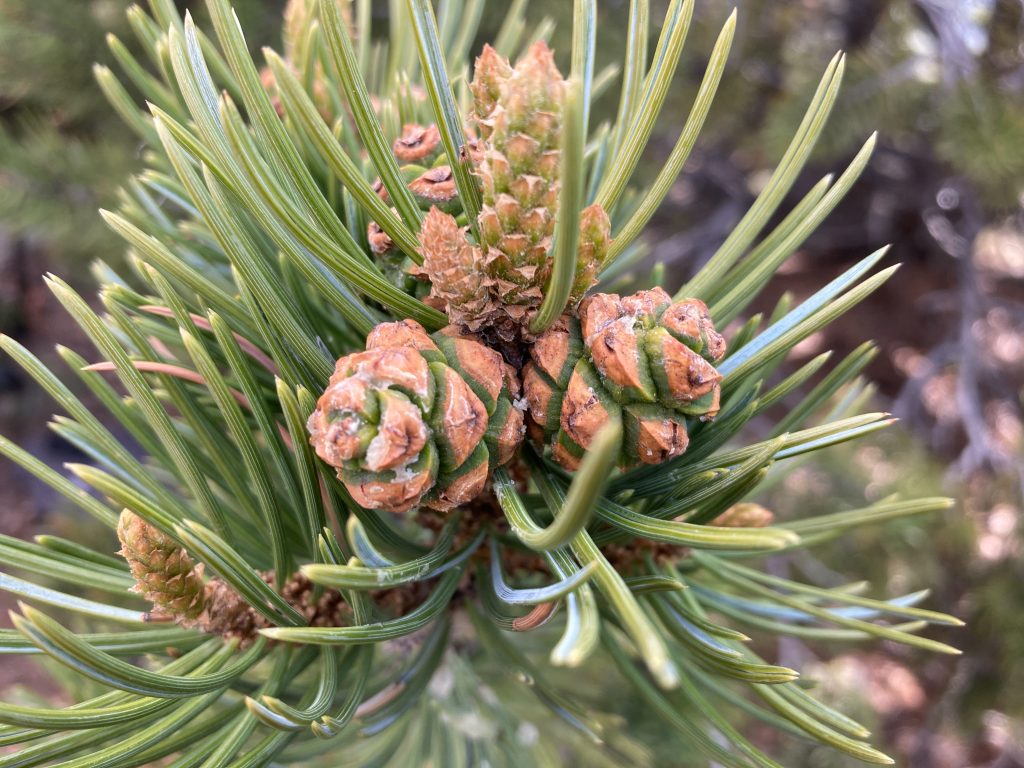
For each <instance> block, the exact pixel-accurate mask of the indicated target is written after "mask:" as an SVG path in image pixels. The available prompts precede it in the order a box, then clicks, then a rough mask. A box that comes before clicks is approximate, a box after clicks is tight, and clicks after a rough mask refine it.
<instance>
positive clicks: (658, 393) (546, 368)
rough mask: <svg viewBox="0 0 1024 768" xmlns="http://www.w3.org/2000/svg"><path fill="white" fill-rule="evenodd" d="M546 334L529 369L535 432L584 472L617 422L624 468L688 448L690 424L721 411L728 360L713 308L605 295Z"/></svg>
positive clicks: (526, 382)
mask: <svg viewBox="0 0 1024 768" xmlns="http://www.w3.org/2000/svg"><path fill="white" fill-rule="evenodd" d="M577 315H578V318H577V317H573V316H570V315H563V316H562V317H561V318H560V319H559V320H558V321H557V322H556V323H555V324H554V325H552V326H551V328H549V329H548V330H547V331H545V332H544V333H543V334H541V335H540V336H539V337H538V338H537V340H536V342H535V343H534V345H533V346H532V347H531V349H530V358H531V359H530V361H529V362H528V363H527V365H526V367H525V368H524V369H523V390H524V393H525V395H526V399H527V402H528V404H529V413H530V417H531V419H532V421H533V422H534V425H535V427H534V431H535V432H536V434H538V435H539V436H540V438H541V439H542V440H543V441H544V442H547V443H550V445H551V448H552V452H553V455H554V457H555V459H556V460H557V461H558V462H559V463H560V464H561V465H562V466H564V467H566V468H567V469H575V468H576V467H577V466H578V465H579V462H580V459H581V458H582V456H583V453H584V452H585V451H586V450H587V449H588V448H589V447H590V445H591V443H592V442H593V440H594V438H595V437H596V436H597V433H598V432H599V431H600V430H601V427H603V426H604V424H605V423H606V422H607V421H608V419H609V418H612V417H618V418H621V419H622V421H623V426H624V428H625V429H624V430H623V442H622V451H621V453H620V457H619V463H620V465H621V466H623V467H631V466H635V465H636V464H640V463H643V464H660V463H661V462H663V461H667V460H668V459H670V458H672V457H674V456H678V455H680V454H682V453H683V452H684V451H685V450H686V446H687V443H688V442H689V437H688V435H687V432H686V418H687V417H691V416H699V417H700V418H701V419H703V420H708V419H711V418H713V417H714V416H715V414H717V413H718V400H719V396H720V387H719V382H720V381H721V378H722V377H721V375H720V374H719V373H718V371H716V370H715V368H714V366H713V365H712V363H713V362H717V361H718V360H720V359H721V358H722V357H723V356H724V355H725V340H724V339H723V338H722V337H721V336H720V335H719V334H718V333H717V332H716V331H715V328H714V325H713V324H712V322H711V318H710V317H709V316H708V311H707V307H706V306H705V305H704V303H703V302H702V301H699V300H698V299H685V300H683V301H678V302H675V303H673V302H672V299H671V298H670V297H669V295H668V294H667V293H665V291H663V290H662V289H661V288H655V289H653V290H650V291H640V292H639V293H637V294H634V295H632V296H627V297H625V298H622V297H620V296H618V295H616V294H605V293H599V294H595V295H594V296H591V297H590V298H588V299H586V300H585V301H584V302H583V303H582V304H581V305H580V307H579V310H578V312H577Z"/></svg>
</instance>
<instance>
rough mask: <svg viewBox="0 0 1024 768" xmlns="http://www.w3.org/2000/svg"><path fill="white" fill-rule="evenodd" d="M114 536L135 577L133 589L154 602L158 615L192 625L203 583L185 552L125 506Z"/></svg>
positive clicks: (202, 600)
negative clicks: (118, 540)
mask: <svg viewBox="0 0 1024 768" xmlns="http://www.w3.org/2000/svg"><path fill="white" fill-rule="evenodd" d="M117 538H118V539H120V541H121V552H120V554H121V556H122V557H124V559H125V560H127V561H128V568H129V569H130V570H131V572H132V576H133V577H134V578H135V586H134V587H133V588H132V591H133V592H138V593H139V594H140V595H142V596H143V597H145V598H146V599H147V600H149V601H150V602H151V603H153V605H154V606H155V607H156V608H157V612H158V613H159V614H160V616H162V617H166V618H169V619H171V618H172V619H175V620H177V621H178V622H179V623H180V624H183V625H184V626H194V624H195V620H196V619H197V618H198V617H199V614H201V613H202V612H203V608H204V607H205V603H206V600H205V591H204V590H205V587H204V585H203V579H202V574H201V571H200V570H199V569H198V568H196V567H195V566H194V565H193V564H192V559H191V558H190V557H189V556H188V552H186V551H185V550H184V549H182V548H181V547H180V546H178V545H177V544H176V543H175V542H174V541H172V540H171V538H170V537H168V536H166V535H164V534H163V533H161V532H160V531H159V530H157V529H156V528H154V527H153V526H152V525H150V524H149V523H147V522H146V521H145V520H143V519H142V518H141V517H139V516H138V515H136V514H134V513H133V512H129V511H128V510H127V509H126V510H124V511H123V512H122V513H121V517H120V518H119V519H118V521H117Z"/></svg>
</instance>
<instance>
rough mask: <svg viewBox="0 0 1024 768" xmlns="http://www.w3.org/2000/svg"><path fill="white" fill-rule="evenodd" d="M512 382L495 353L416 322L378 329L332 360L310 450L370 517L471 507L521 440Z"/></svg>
mask: <svg viewBox="0 0 1024 768" xmlns="http://www.w3.org/2000/svg"><path fill="white" fill-rule="evenodd" d="M518 394H519V392H518V385H517V384H516V383H515V377H514V376H511V375H509V372H508V366H507V365H506V364H505V362H504V361H503V360H502V359H501V356H500V355H498V353H497V352H494V351H493V350H491V349H488V348H487V347H485V346H484V345H483V344H480V343H479V342H477V341H475V340H472V339H469V338H466V337H463V336H461V335H459V333H458V332H457V331H455V330H454V329H451V328H449V329H445V330H442V331H439V332H438V333H435V334H434V335H433V336H429V335H427V332H426V331H425V330H424V329H423V327H422V326H420V325H419V324H418V323H416V322H415V321H413V320H405V321H402V322H397V323H383V324H381V325H379V326H377V327H376V328H375V329H374V330H373V331H372V332H371V333H370V335H369V336H368V337H367V340H366V351H365V352H357V353H354V354H351V355H346V356H345V357H343V358H341V359H340V360H338V362H337V365H336V367H335V372H334V375H333V376H332V377H331V380H330V383H329V385H328V387H327V389H326V391H325V392H324V393H323V395H322V396H321V397H320V400H319V402H318V403H317V409H316V410H315V411H314V412H313V414H312V415H311V416H310V418H309V423H308V428H309V432H310V435H311V437H310V443H311V444H312V445H313V447H314V448H315V449H316V452H317V455H318V456H320V458H321V459H323V460H324V461H326V462H327V463H328V464H330V465H331V466H333V467H335V468H336V469H337V470H338V477H339V478H340V479H341V481H342V482H343V483H344V484H345V486H346V487H347V488H348V490H349V492H350V493H351V494H352V497H353V498H354V499H355V501H356V502H357V503H358V504H360V505H361V506H363V507H366V508H367V509H381V510H385V511H388V512H405V511H407V510H409V509H412V508H413V507H416V506H418V505H419V504H421V503H422V504H425V505H427V506H428V507H432V508H434V509H439V510H442V511H447V510H449V509H453V508H454V507H457V506H459V505H462V504H465V503H467V502H469V501H471V500H472V499H473V498H474V497H475V496H477V495H478V494H479V493H480V492H481V491H482V490H483V489H484V486H485V484H486V482H487V478H488V476H489V475H490V471H491V469H492V468H493V467H496V466H499V465H501V464H505V463H507V462H508V461H509V460H510V459H511V458H512V454H513V453H514V452H515V449H516V447H517V446H518V444H519V442H520V441H521V440H522V435H523V414H522V413H521V412H520V411H519V410H518V409H517V408H516V407H515V406H514V405H513V400H514V398H515V397H517V396H518Z"/></svg>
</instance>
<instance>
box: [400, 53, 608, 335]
mask: <svg viewBox="0 0 1024 768" xmlns="http://www.w3.org/2000/svg"><path fill="white" fill-rule="evenodd" d="M471 89H472V91H473V97H474V112H473V115H472V119H473V121H474V123H475V125H476V128H477V131H478V133H479V140H477V141H476V142H474V145H473V147H472V151H471V155H472V158H473V160H474V163H475V164H476V173H477V176H478V178H479V179H480V184H481V189H482V193H483V201H482V202H483V206H482V209H481V212H480V216H479V218H478V220H477V225H478V227H477V228H478V230H479V234H480V240H481V241H480V242H479V243H476V244H474V243H471V242H470V241H469V240H468V239H467V237H468V235H467V234H466V233H465V231H464V230H463V231H460V230H459V227H458V225H457V224H456V222H455V219H454V218H452V217H451V216H450V215H448V213H450V212H451V211H450V210H449V211H448V213H445V214H441V213H438V214H436V215H435V214H433V212H432V214H431V215H432V216H433V218H432V219H428V220H425V221H424V223H423V228H422V230H421V233H420V243H421V250H422V254H423V259H424V261H423V272H424V273H425V274H426V276H427V277H428V278H429V279H430V282H431V285H432V288H431V296H432V297H433V298H434V299H435V300H437V301H438V302H439V303H442V304H443V305H444V306H445V307H446V309H447V312H448V316H449V318H450V319H451V321H452V322H453V323H455V324H457V325H459V326H461V327H463V328H465V329H467V330H468V331H470V332H471V333H485V334H486V335H487V336H489V337H490V338H493V339H495V340H500V341H502V342H514V341H517V340H519V339H522V338H529V333H528V331H527V330H526V329H527V327H528V326H529V324H530V321H531V320H532V319H533V318H534V316H535V315H536V313H537V309H538V308H539V307H540V304H541V302H542V300H543V298H544V294H543V291H544V288H545V286H546V285H547V283H548V281H549V279H550V276H551V265H552V260H551V255H550V251H551V243H552V235H553V234H554V229H555V221H556V219H557V216H558V192H559V177H558V174H559V157H560V152H559V142H560V139H561V133H562V106H563V103H564V100H565V81H564V80H563V79H562V76H561V74H560V73H559V71H558V68H557V67H556V66H555V62H554V57H553V56H552V53H551V51H550V49H549V48H548V47H547V45H546V44H545V43H543V42H538V43H536V44H534V45H533V46H532V47H531V48H530V49H529V51H527V53H526V54H525V55H524V56H523V58H521V59H520V60H519V61H518V62H517V63H516V66H515V67H514V68H513V67H512V66H510V65H509V63H508V61H507V60H506V59H504V58H503V57H501V56H500V55H499V54H498V53H497V52H496V51H495V50H494V49H493V48H491V47H490V46H485V47H484V51H483V53H482V54H481V55H480V57H479V58H478V59H477V62H476V71H475V74H474V79H473V83H472V85H471ZM438 207H441V206H438ZM579 226H580V242H579V248H578V251H577V253H578V265H577V279H576V280H575V282H574V286H573V295H572V300H573V301H574V302H575V301H578V300H579V299H580V297H582V295H583V294H584V293H585V292H586V291H587V289H589V288H590V287H591V285H593V282H594V279H595V277H596V274H597V269H598V266H599V265H600V263H601V261H602V260H603V259H604V256H605V252H606V251H607V248H608V242H609V229H610V223H609V220H608V216H607V214H606V213H605V212H604V210H603V209H602V208H601V207H600V206H598V205H593V206H591V207H589V208H587V209H585V210H584V211H583V212H582V215H581V217H580V224H579ZM439 233H440V234H439Z"/></svg>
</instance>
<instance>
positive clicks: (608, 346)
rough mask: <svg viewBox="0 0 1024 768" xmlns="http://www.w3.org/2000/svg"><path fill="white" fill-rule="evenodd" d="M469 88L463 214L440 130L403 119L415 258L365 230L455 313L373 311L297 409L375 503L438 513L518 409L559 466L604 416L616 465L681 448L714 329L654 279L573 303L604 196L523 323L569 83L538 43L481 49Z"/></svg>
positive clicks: (488, 455) (694, 305)
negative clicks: (474, 196) (565, 288)
mask: <svg viewBox="0 0 1024 768" xmlns="http://www.w3.org/2000/svg"><path fill="white" fill-rule="evenodd" d="M470 90H471V93H472V96H473V105H472V111H471V113H470V115H469V116H468V126H467V131H468V132H469V133H470V135H471V138H470V140H469V141H468V144H467V146H466V147H465V148H464V149H465V153H466V156H467V158H468V160H469V161H470V162H471V163H472V166H473V169H474V173H475V178H476V180H477V181H478V183H479V189H480V194H481V208H480V213H479V216H478V217H477V219H476V221H475V222H472V223H473V224H475V226H470V222H468V221H467V219H466V212H465V210H464V208H463V202H462V200H461V199H460V197H459V194H458V188H457V186H456V183H455V178H454V175H453V173H452V169H451V167H450V165H448V162H449V159H448V158H447V156H446V155H445V154H444V152H443V146H442V142H441V137H440V134H439V132H438V129H437V127H436V126H434V125H419V124H415V123H409V124H406V125H404V126H403V128H402V132H401V135H400V136H398V137H397V138H396V139H395V141H394V143H393V145H392V151H393V153H394V155H395V157H396V158H397V160H398V161H399V164H400V168H401V172H402V176H403V180H404V182H405V184H406V185H407V187H408V189H409V190H410V191H411V192H412V194H413V197H414V198H415V200H416V201H417V203H418V204H419V206H420V208H421V209H422V210H424V211H426V214H425V216H424V217H423V219H422V222H421V226H420V231H419V241H420V254H421V256H422V257H423V264H422V266H417V265H414V264H413V263H412V261H411V260H410V259H409V258H408V256H407V254H404V253H402V252H400V251H399V250H398V249H397V248H396V247H395V245H394V243H393V242H392V241H391V238H390V237H389V236H388V235H387V233H386V232H384V231H383V229H382V228H381V227H380V226H379V225H378V224H377V223H376V222H370V223H369V226H368V229H367V241H368V243H369V247H370V251H371V253H372V254H373V255H374V257H375V258H376V260H377V263H378V264H379V265H380V266H381V268H382V270H383V271H384V273H385V274H386V275H387V276H388V277H389V278H390V279H392V280H393V281H394V282H395V283H396V284H398V285H400V286H402V287H403V288H404V289H405V290H408V291H410V292H412V293H414V294H416V295H419V296H421V297H422V298H423V299H424V301H426V302H427V303H428V304H431V305H432V306H434V307H436V308H438V309H440V310H442V311H444V312H446V313H447V315H448V319H449V321H450V322H451V325H450V326H449V327H448V328H446V329H445V330H443V331H440V332H438V333H436V334H434V335H433V336H430V335H428V334H427V333H426V331H424V329H423V328H422V327H420V326H419V325H417V324H416V323H415V322H412V321H404V322H401V323H385V324H383V325H381V326H379V327H378V328H377V329H376V330H374V331H373V332H372V333H371V334H370V336H369V338H368V339H367V344H366V350H365V351H364V352H359V353H355V354H352V355H347V356H346V357H343V358H341V360H339V361H338V362H337V367H336V369H335V373H334V375H333V376H332V378H331V380H330V384H329V385H328V387H327V389H326V391H325V392H324V393H323V396H322V397H321V398H320V401H319V403H318V406H317V409H316V411H315V412H314V413H313V414H312V416H311V417H310V419H309V424H308V427H309V431H310V434H311V436H312V437H311V442H312V444H313V446H314V447H315V448H316V451H317V454H318V455H319V456H320V457H321V458H322V459H323V460H324V461H326V462H327V463H328V464H330V465H331V466H333V467H335V468H336V469H337V471H338V476H339V477H340V478H341V480H342V481H343V482H344V484H345V485H346V486H347V488H348V489H349V492H350V493H351V494H352V497H353V498H354V499H355V501H356V502H357V503H359V504H360V505H362V506H363V507H366V508H369V509H379V510H386V511H390V512H397V513H401V512H405V511H408V510H410V509H413V508H415V507H418V506H421V505H422V506H425V507H429V508H433V509H436V510H441V511H447V510H450V509H452V508H454V507H456V506H460V505H462V504H465V503H467V502H469V501H471V500H472V499H473V498H474V497H475V496H477V495H478V494H480V493H481V491H482V490H483V489H484V487H485V485H486V483H487V479H488V476H489V474H490V471H491V470H492V469H493V468H494V467H496V466H500V465H503V464H505V463H507V462H508V461H509V460H510V459H511V457H512V455H513V454H514V453H515V450H516V448H517V446H518V444H519V442H520V440H521V437H522V435H523V433H524V431H525V427H524V415H523V413H522V412H521V411H526V410H528V413H529V422H530V424H529V426H530V428H531V429H532V434H533V436H534V437H535V438H536V441H537V442H538V443H540V444H541V445H542V446H545V447H550V449H551V451H552V453H553V456H554V458H555V459H556V460H557V461H558V462H559V463H560V464H561V465H562V466H564V467H565V468H567V469H569V470H574V469H576V467H577V466H578V465H579V463H580V460H581V458H582V456H583V455H584V453H585V452H586V450H587V449H588V448H589V447H590V446H591V444H592V442H593V440H594V438H595V437H596V435H597V433H598V432H599V431H600V429H601V427H603V426H604V424H605V423H607V422H608V420H609V419H621V420H622V422H623V426H624V430H623V434H624V437H623V442H622V447H621V450H620V456H619V462H618V463H619V466H620V467H622V468H628V467H632V466H635V465H637V464H657V463H659V462H662V461H666V460H668V459H670V458H672V457H674V456H678V455H680V454H681V453H683V452H684V451H685V450H686V447H687V444H688V442H689V436H688V434H687V428H686V420H687V419H688V418H693V417H698V418H701V419H710V418H713V417H714V415H715V414H716V413H717V411H718V399H719V390H720V387H719V382H720V380H721V376H720V375H719V374H718V372H717V371H716V370H715V367H714V363H715V362H717V361H718V360H720V359H721V358H722V356H723V355H724V354H725V342H724V340H723V339H722V337H721V336H720V335H719V334H718V333H717V332H716V331H715V329H714V326H713V324H712V322H711V319H710V317H709V316H708V310H707V307H706V306H705V305H704V304H703V303H702V302H700V301H699V300H696V299H689V300H685V301H681V302H675V303H673V301H672V300H671V298H670V297H669V296H668V294H666V293H665V292H664V291H662V290H661V289H655V290H651V291H642V292H640V293H638V294H636V295H634V296H627V297H624V298H623V297H620V296H618V295H614V294H597V295H595V296H592V297H591V298H589V299H586V300H583V301H582V303H580V301H581V299H583V297H584V295H585V294H586V292H587V291H588V290H589V289H590V288H591V287H592V286H593V284H594V283H595V282H596V279H597V273H598V270H599V269H600V266H601V264H602V263H603V262H604V259H605V257H606V254H607V251H608V247H609V244H610V241H611V237H610V229H611V227H610V222H609V219H608V216H607V214H606V213H605V211H604V210H603V209H602V208H601V207H600V206H599V205H592V206H590V207H588V208H585V209H584V210H583V211H581V212H580V216H579V221H578V226H579V244H578V249H577V264H576V273H575V279H574V283H573V289H572V294H571V296H570V301H569V304H568V310H567V312H566V313H565V314H564V315H563V316H562V317H561V318H560V319H559V320H558V321H557V322H556V323H555V324H554V325H553V326H552V327H550V328H549V329H547V330H546V331H543V332H542V333H540V334H539V335H537V334H535V333H532V332H531V331H530V330H529V328H530V325H531V323H532V321H533V320H534V318H535V317H536V314H537V312H538V310H539V308H540V306H541V304H542V302H543V298H544V291H545V289H546V288H547V285H548V283H549V281H550V279H551V272H552V268H553V259H552V244H553V239H554V236H555V225H556V222H557V220H558V213H559V210H558V208H559V191H560V185H561V180H560V178H559V172H560V168H561V141H562V134H563V126H562V119H563V109H564V104H565V98H566V92H567V84H566V81H565V80H564V79H563V78H562V76H561V74H560V73H559V71H558V68H557V67H556V66H555V62H554V57H553V55H552V53H551V50H550V49H549V48H548V47H547V45H546V44H545V43H543V42H538V43H536V44H534V45H533V46H531V47H530V48H529V50H528V51H527V52H526V53H525V54H524V55H523V56H522V58H520V59H519V61H517V62H516V64H515V66H513V65H512V64H510V63H509V61H508V60H507V59H505V58H504V57H502V56H501V55H500V54H498V53H497V51H495V50H494V49H493V48H491V47H490V46H485V47H484V50H483V52H482V54H481V55H480V56H479V58H478V59H477V61H476V67H475V71H474V77H473V81H472V83H471V86H470ZM375 186H376V190H377V193H378V194H379V195H380V197H381V199H383V200H384V201H385V202H386V201H387V200H388V192H387V190H386V189H385V188H384V186H383V185H382V184H381V183H380V182H379V180H378V182H377V183H376V185H375ZM427 291H429V295H425V294H426V292H427ZM496 350H497V351H496ZM499 352H500V354H499ZM506 361H509V362H511V363H512V364H513V365H514V366H515V368H513V367H512V366H510V365H509V364H508V362H506ZM524 361H526V365H525V367H523V363H524ZM520 380H521V381H522V388H523V391H524V394H525V397H524V398H523V399H522V400H521V401H519V400H517V398H518V397H519V390H520V385H519V383H518V382H519V381H520ZM517 405H518V407H517Z"/></svg>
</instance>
